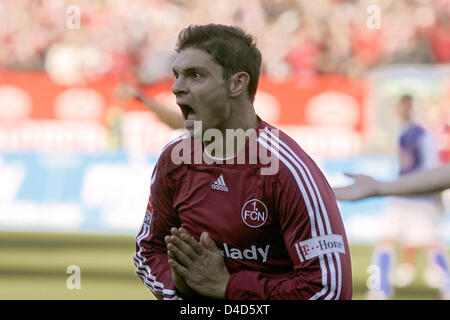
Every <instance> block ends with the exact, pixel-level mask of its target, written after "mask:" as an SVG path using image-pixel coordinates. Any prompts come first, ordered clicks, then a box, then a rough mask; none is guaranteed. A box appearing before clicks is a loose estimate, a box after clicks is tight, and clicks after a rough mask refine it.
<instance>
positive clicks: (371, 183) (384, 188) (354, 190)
mask: <svg viewBox="0 0 450 320" xmlns="http://www.w3.org/2000/svg"><path fill="white" fill-rule="evenodd" d="M345 175H346V176H348V177H350V178H353V179H354V180H355V181H354V183H353V184H351V185H349V186H346V187H339V188H333V191H334V194H335V195H336V199H337V200H343V201H355V200H361V199H365V198H369V197H376V196H404V195H417V194H423V193H432V192H437V191H442V190H444V189H447V188H450V164H446V165H443V166H441V167H439V168H434V169H428V170H423V171H420V172H416V173H411V174H408V175H405V176H402V177H400V178H398V179H396V180H393V181H390V182H382V181H378V180H375V179H374V178H372V177H370V176H367V175H363V174H345Z"/></svg>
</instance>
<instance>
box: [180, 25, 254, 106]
mask: <svg viewBox="0 0 450 320" xmlns="http://www.w3.org/2000/svg"><path fill="white" fill-rule="evenodd" d="M189 47H192V48H196V49H200V50H203V51H206V52H207V53H209V54H210V55H211V56H212V57H213V58H214V59H215V61H216V62H217V63H218V64H219V65H221V66H222V68H223V79H224V80H225V81H228V79H229V78H230V77H231V76H232V75H233V74H235V73H236V72H241V71H244V72H247V73H248V74H249V76H250V82H249V85H248V95H249V98H250V100H251V101H252V102H253V101H254V99H255V94H256V89H257V88H258V81H259V75H260V69H261V59H262V58H261V52H260V51H259V50H258V48H257V47H256V45H255V40H254V38H253V37H252V36H251V35H249V34H247V33H245V32H244V31H243V30H242V29H241V28H239V27H237V26H226V25H221V24H207V25H190V26H188V27H186V28H184V29H183V30H181V32H180V34H179V35H178V40H177V44H176V48H175V51H176V52H177V53H179V52H180V51H182V50H183V49H186V48H189Z"/></svg>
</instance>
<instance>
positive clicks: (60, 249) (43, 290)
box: [0, 232, 439, 300]
mask: <svg viewBox="0 0 450 320" xmlns="http://www.w3.org/2000/svg"><path fill="white" fill-rule="evenodd" d="M134 248H135V244H134V238H133V237H129V236H103V235H81V234H53V233H16V232H0V299H3V300H5V299H9V300H10V299H27V300H28V299H106V300H117V299H120V300H126V299H154V297H153V296H152V294H151V293H150V291H149V290H148V289H147V288H146V287H144V286H143V285H142V283H141V281H140V279H139V278H138V277H137V276H136V275H135V273H134V272H135V268H134V264H133V261H132V255H133V254H134ZM371 253H372V248H371V247H369V246H351V255H352V267H353V286H354V299H364V298H365V293H366V281H367V278H368V276H369V275H368V274H367V273H366V270H367V267H368V266H369V264H370V258H371ZM423 261H424V258H423V256H422V257H421V259H420V261H419V266H422V267H423V264H424V263H423ZM70 265H77V266H79V267H80V270H81V278H80V279H81V281H80V283H81V288H80V289H72V290H70V289H68V288H67V286H66V282H67V279H68V278H69V277H70V276H71V274H68V273H66V271H67V267H68V266H70ZM419 270H420V269H419ZM394 299H439V292H438V291H437V290H434V289H429V288H428V287H426V285H425V284H424V283H423V281H422V279H421V277H418V279H416V281H415V282H414V283H413V284H412V285H411V286H409V287H407V288H404V289H396V294H395V296H394Z"/></svg>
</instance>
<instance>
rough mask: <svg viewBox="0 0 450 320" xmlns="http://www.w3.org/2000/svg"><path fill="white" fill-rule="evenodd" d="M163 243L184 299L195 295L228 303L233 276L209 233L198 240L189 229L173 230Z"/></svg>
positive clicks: (204, 233) (177, 285) (176, 283)
mask: <svg viewBox="0 0 450 320" xmlns="http://www.w3.org/2000/svg"><path fill="white" fill-rule="evenodd" d="M170 231H171V235H167V236H166V237H165V238H164V241H165V242H166V244H167V256H168V259H169V266H170V268H171V270H172V277H173V280H174V282H175V286H176V287H177V289H178V290H179V291H180V293H181V294H182V295H184V296H192V294H193V293H194V292H196V293H198V294H200V295H202V296H205V297H210V298H214V299H225V289H226V287H227V284H228V280H229V278H230V273H229V272H228V270H227V267H226V266H225V261H224V258H223V256H222V254H221V252H220V250H219V248H217V246H216V244H215V242H214V241H213V240H212V239H211V238H210V236H209V234H208V233H207V232H203V233H202V234H201V236H200V242H199V241H197V240H195V239H194V237H192V236H191V235H190V234H189V233H188V232H187V230H186V229H184V228H179V229H177V228H172V229H171V230H170Z"/></svg>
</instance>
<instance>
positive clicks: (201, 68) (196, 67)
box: [172, 66, 209, 73]
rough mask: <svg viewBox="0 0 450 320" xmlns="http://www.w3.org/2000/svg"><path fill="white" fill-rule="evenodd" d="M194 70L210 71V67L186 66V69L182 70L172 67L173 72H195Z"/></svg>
mask: <svg viewBox="0 0 450 320" xmlns="http://www.w3.org/2000/svg"><path fill="white" fill-rule="evenodd" d="M193 71H197V72H203V73H209V71H208V69H206V68H204V67H200V66H194V67H189V68H186V69H184V70H181V71H180V70H178V69H176V68H174V67H173V68H172V72H173V73H179V72H184V73H187V72H193Z"/></svg>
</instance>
